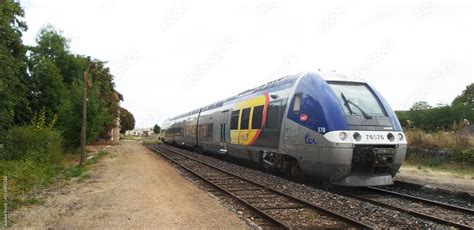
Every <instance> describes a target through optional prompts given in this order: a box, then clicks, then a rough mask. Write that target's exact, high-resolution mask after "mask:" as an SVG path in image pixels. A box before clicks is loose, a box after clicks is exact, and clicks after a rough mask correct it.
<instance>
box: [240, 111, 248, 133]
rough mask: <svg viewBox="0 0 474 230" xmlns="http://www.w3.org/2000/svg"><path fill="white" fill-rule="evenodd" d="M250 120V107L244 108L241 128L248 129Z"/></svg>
mask: <svg viewBox="0 0 474 230" xmlns="http://www.w3.org/2000/svg"><path fill="white" fill-rule="evenodd" d="M249 121H250V108H246V109H243V110H242V118H241V120H240V129H248V128H249Z"/></svg>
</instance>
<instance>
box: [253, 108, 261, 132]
mask: <svg viewBox="0 0 474 230" xmlns="http://www.w3.org/2000/svg"><path fill="white" fill-rule="evenodd" d="M262 117H263V105H259V106H255V107H254V108H253V115H252V129H261V128H262Z"/></svg>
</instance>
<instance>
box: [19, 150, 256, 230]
mask: <svg viewBox="0 0 474 230" xmlns="http://www.w3.org/2000/svg"><path fill="white" fill-rule="evenodd" d="M107 151H108V152H110V154H109V155H107V156H105V157H104V158H103V159H101V160H100V161H99V163H97V164H96V165H93V166H92V167H93V169H92V170H90V176H91V178H90V179H88V180H86V181H85V182H83V183H72V184H70V185H67V186H64V187H62V188H59V189H57V190H54V191H52V192H49V193H48V194H47V199H46V201H45V203H44V204H43V205H37V206H32V207H28V208H22V209H20V210H17V211H15V212H14V213H12V214H11V216H10V217H11V218H10V219H11V222H13V223H14V225H13V226H12V227H13V228H25V227H34V228H71V227H73V228H81V229H90V228H100V229H102V228H107V229H111V228H112V229H117V228H119V229H129V228H134V229H136V228H160V229H248V228H249V227H248V226H247V225H246V223H245V222H244V221H243V220H241V219H239V218H238V217H237V216H236V215H235V214H234V213H232V212H230V211H229V210H227V209H226V208H224V207H223V206H222V205H220V204H219V203H218V202H217V201H216V200H215V199H213V198H211V197H210V196H208V195H207V194H205V193H204V192H203V191H201V190H199V189H198V188H196V187H195V186H194V185H193V184H191V183H190V182H189V181H187V180H186V179H184V178H183V177H181V176H180V175H179V173H178V172H177V171H176V169H174V168H173V167H172V166H170V165H169V164H168V163H166V162H164V161H163V160H161V159H160V158H158V157H157V156H155V155H154V154H153V153H151V152H150V151H148V150H147V149H146V148H144V147H143V146H142V145H141V144H140V143H139V142H123V143H122V144H121V145H118V146H113V147H111V148H109V149H108V150H107Z"/></svg>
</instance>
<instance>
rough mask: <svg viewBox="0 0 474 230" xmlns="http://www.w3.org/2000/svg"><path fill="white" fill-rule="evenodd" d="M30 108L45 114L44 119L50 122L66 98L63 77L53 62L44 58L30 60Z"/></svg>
mask: <svg viewBox="0 0 474 230" xmlns="http://www.w3.org/2000/svg"><path fill="white" fill-rule="evenodd" d="M30 65H31V68H30V72H31V81H32V83H33V85H32V90H31V106H32V109H33V111H44V112H46V119H47V120H48V121H51V120H52V118H53V117H54V116H56V115H57V114H58V112H59V108H60V106H61V104H62V103H63V101H64V98H65V96H66V86H65V85H64V83H63V77H62V76H61V74H60V73H59V69H58V68H57V67H56V65H55V64H54V62H52V61H51V60H50V59H47V58H44V57H36V58H34V59H32V60H30Z"/></svg>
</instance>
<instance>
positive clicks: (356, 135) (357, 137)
mask: <svg viewBox="0 0 474 230" xmlns="http://www.w3.org/2000/svg"><path fill="white" fill-rule="evenodd" d="M352 137H353V138H354V140H356V141H360V140H361V139H362V136H361V135H360V133H357V132H355V133H354V135H352Z"/></svg>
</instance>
